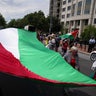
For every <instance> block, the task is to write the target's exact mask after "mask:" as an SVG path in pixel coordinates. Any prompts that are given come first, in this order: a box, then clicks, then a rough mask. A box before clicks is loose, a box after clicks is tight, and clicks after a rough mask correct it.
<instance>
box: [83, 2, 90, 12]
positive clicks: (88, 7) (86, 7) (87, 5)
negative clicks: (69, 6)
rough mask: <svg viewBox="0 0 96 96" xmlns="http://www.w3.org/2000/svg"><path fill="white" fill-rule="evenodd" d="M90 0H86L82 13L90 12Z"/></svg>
mask: <svg viewBox="0 0 96 96" xmlns="http://www.w3.org/2000/svg"><path fill="white" fill-rule="evenodd" d="M90 7H91V0H86V3H85V10H84V14H90Z"/></svg>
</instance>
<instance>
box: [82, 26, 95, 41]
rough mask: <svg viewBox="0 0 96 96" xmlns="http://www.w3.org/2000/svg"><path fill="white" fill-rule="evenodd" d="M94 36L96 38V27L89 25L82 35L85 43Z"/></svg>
mask: <svg viewBox="0 0 96 96" xmlns="http://www.w3.org/2000/svg"><path fill="white" fill-rule="evenodd" d="M92 36H94V37H95V38H96V28H95V26H92V25H89V26H87V27H86V28H85V29H84V32H82V33H81V38H82V40H84V41H88V40H89V39H90V38H91V37H92Z"/></svg>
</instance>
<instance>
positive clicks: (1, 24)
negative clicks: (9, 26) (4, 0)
mask: <svg viewBox="0 0 96 96" xmlns="http://www.w3.org/2000/svg"><path fill="white" fill-rule="evenodd" d="M5 26H6V21H5V19H4V17H3V16H2V15H1V14H0V29H1V28H4V27H5Z"/></svg>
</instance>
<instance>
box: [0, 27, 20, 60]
mask: <svg viewBox="0 0 96 96" xmlns="http://www.w3.org/2000/svg"><path fill="white" fill-rule="evenodd" d="M0 43H1V44H2V45H3V47H4V48H5V49H7V50H8V51H10V52H11V53H12V54H13V55H14V56H15V57H16V58H17V59H19V50H18V29H16V28H8V29H3V30H0Z"/></svg>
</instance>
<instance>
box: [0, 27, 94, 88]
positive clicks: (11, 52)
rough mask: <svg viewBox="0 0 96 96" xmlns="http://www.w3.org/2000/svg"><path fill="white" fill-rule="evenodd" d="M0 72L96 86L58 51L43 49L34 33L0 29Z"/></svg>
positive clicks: (52, 81)
mask: <svg viewBox="0 0 96 96" xmlns="http://www.w3.org/2000/svg"><path fill="white" fill-rule="evenodd" d="M0 72H4V73H7V74H10V75H15V76H18V77H24V78H30V79H34V80H38V81H42V82H48V83H50V84H51V83H52V84H60V85H64V86H69V87H70V86H73V87H74V86H75V87H76V86H96V81H94V80H92V79H91V78H89V77H87V76H85V75H83V74H81V73H80V72H78V71H77V70H75V69H73V68H72V67H71V66H70V65H69V64H68V63H67V62H66V61H64V59H63V58H62V57H61V56H60V54H59V53H57V52H54V51H52V50H49V49H47V48H45V46H44V45H43V44H42V43H41V42H39V41H38V39H37V38H36V32H29V31H26V30H21V29H16V28H8V29H3V30H0Z"/></svg>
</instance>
